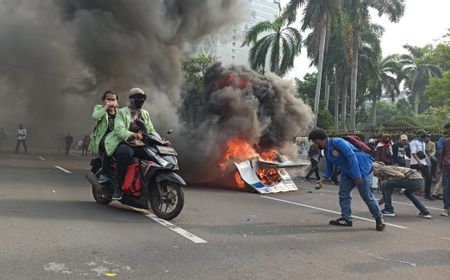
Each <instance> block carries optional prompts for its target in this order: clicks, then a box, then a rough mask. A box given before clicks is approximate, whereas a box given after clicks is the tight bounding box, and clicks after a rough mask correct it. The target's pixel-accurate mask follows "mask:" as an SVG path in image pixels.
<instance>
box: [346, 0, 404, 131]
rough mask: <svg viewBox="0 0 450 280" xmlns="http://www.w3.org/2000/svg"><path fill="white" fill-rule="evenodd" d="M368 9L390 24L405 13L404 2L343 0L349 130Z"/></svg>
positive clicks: (352, 120)
mask: <svg viewBox="0 0 450 280" xmlns="http://www.w3.org/2000/svg"><path fill="white" fill-rule="evenodd" d="M369 8H373V9H375V10H377V11H378V15H379V16H382V15H383V14H386V15H387V16H388V18H389V20H390V21H391V22H398V21H399V19H400V17H402V16H403V13H404V11H405V5H404V0H344V10H345V11H346V12H347V13H348V15H349V17H350V27H349V28H350V31H351V32H349V38H348V40H349V41H350V42H351V43H350V45H351V78H350V128H351V129H354V128H355V124H356V96H357V89H358V63H359V61H358V59H359V55H358V54H359V50H360V47H361V34H362V33H363V32H364V31H365V30H367V29H368V28H369V26H370V14H369Z"/></svg>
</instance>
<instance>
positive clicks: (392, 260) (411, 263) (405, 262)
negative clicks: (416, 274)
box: [366, 253, 416, 267]
mask: <svg viewBox="0 0 450 280" xmlns="http://www.w3.org/2000/svg"><path fill="white" fill-rule="evenodd" d="M366 255H368V256H370V257H372V258H375V259H377V260H381V261H387V262H398V263H402V264H406V265H409V266H411V267H416V264H415V263H413V262H407V261H402V260H394V259H388V258H383V257H380V256H377V255H374V254H372V253H366Z"/></svg>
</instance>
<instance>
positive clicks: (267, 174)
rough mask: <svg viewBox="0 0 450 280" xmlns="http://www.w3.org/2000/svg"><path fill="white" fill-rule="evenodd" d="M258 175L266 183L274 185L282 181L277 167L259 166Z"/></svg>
mask: <svg viewBox="0 0 450 280" xmlns="http://www.w3.org/2000/svg"><path fill="white" fill-rule="evenodd" d="M256 175H257V176H258V178H259V179H260V180H261V182H262V183H263V184H264V185H272V184H276V183H279V182H280V181H281V176H280V174H279V173H278V170H277V169H276V168H259V169H258V172H256Z"/></svg>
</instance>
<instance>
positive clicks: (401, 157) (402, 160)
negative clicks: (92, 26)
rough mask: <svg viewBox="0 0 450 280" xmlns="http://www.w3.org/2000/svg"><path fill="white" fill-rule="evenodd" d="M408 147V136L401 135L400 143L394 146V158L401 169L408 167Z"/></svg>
mask: <svg viewBox="0 0 450 280" xmlns="http://www.w3.org/2000/svg"><path fill="white" fill-rule="evenodd" d="M408 146H409V144H408V136H406V135H405V134H403V135H401V136H400V141H399V142H396V143H395V144H394V145H393V146H392V154H393V156H394V162H395V164H396V165H398V166H401V167H405V166H406V158H407V155H406V151H407V147H408Z"/></svg>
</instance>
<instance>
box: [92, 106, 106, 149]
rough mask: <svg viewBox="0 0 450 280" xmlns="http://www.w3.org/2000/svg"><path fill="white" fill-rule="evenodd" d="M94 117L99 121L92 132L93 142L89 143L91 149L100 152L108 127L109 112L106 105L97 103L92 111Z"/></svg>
mask: <svg viewBox="0 0 450 280" xmlns="http://www.w3.org/2000/svg"><path fill="white" fill-rule="evenodd" d="M92 118H93V119H94V120H95V121H96V122H97V124H96V126H95V128H94V131H93V132H92V134H91V143H90V144H89V151H91V152H92V153H94V154H98V149H99V145H100V141H101V140H102V138H103V136H105V133H106V130H107V129H108V112H106V110H105V106H104V105H95V106H94V111H93V112H92Z"/></svg>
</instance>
